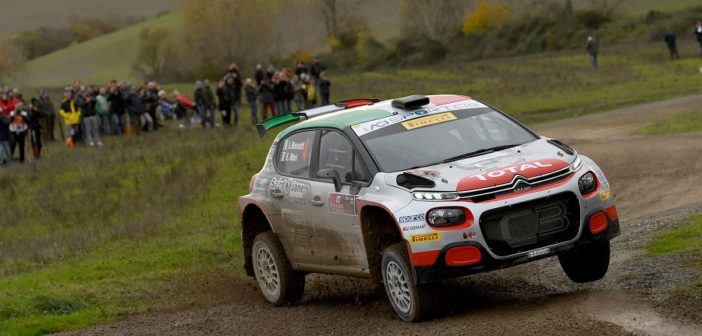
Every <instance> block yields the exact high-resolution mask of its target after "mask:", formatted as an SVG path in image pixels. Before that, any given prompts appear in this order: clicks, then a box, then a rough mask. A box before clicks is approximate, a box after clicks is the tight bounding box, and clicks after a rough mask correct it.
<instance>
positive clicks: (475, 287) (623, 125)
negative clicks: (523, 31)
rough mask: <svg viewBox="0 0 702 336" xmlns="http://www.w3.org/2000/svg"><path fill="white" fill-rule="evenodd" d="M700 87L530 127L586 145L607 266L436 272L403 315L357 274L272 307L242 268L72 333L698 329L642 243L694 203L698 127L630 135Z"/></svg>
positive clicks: (674, 281)
mask: <svg viewBox="0 0 702 336" xmlns="http://www.w3.org/2000/svg"><path fill="white" fill-rule="evenodd" d="M700 107H702V95H697V96H691V97H685V98H680V99H674V100H669V101H665V102H659V103H654V104H648V105H643V106H638V107H633V108H626V109H622V110H617V111H614V112H610V113H606V114H598V115H592V116H586V117H582V118H578V119H571V120H566V121H561V122H556V123H551V124H545V125H540V126H538V127H536V129H537V130H538V132H539V133H542V134H544V135H547V136H552V137H557V138H560V139H562V140H565V141H566V142H568V143H569V144H571V145H572V146H573V147H575V148H576V149H577V150H578V151H579V152H580V153H583V154H585V155H588V156H590V157H592V158H593V159H594V160H595V161H597V162H598V163H600V165H601V166H602V167H603V169H604V170H605V172H606V173H607V175H608V177H609V179H610V183H611V185H612V187H613V190H614V192H615V194H616V195H617V200H618V208H619V213H620V218H621V220H622V236H621V237H619V238H617V239H616V240H614V241H613V246H612V248H613V250H612V255H613V259H612V264H611V266H610V271H609V272H608V274H607V276H606V277H605V278H604V279H603V280H601V281H599V282H597V283H594V284H586V285H576V284H573V283H571V282H570V281H569V280H568V279H567V278H566V276H565V275H564V274H563V272H562V271H561V270H560V267H559V265H558V261H557V260H556V259H555V258H550V259H546V260H542V261H538V262H534V263H530V264H526V265H521V266H518V267H514V268H510V269H506V270H502V271H497V272H492V273H487V274H480V275H476V276H472V277H466V278H461V279H457V280H453V281H449V282H446V283H443V284H442V285H441V292H442V293H443V294H441V295H442V296H444V302H445V311H443V312H442V313H441V314H440V315H439V317H437V318H436V319H435V320H433V321H430V322H426V323H420V324H407V323H402V322H400V321H398V320H397V319H396V318H395V317H394V313H393V311H392V308H391V307H390V305H389V304H388V303H387V299H386V297H385V296H384V294H377V293H373V291H372V290H371V289H370V286H369V285H368V284H367V283H366V281H364V280H356V279H351V278H347V277H335V276H320V275H311V276H308V282H307V284H308V285H307V288H306V292H305V296H304V298H303V300H302V302H301V303H300V304H299V305H296V306H292V307H284V308H273V307H270V306H269V305H267V304H265V303H264V301H263V299H262V298H260V297H259V295H258V293H257V291H256V287H255V283H254V282H253V281H252V280H248V279H240V280H238V281H236V282H235V283H234V284H231V285H230V286H229V288H230V289H231V291H232V292H231V293H228V295H227V296H230V297H231V298H232V299H231V303H229V304H227V305H223V306H219V307H213V308H206V309H196V310H188V311H181V312H163V313H149V314H141V315H133V316H129V317H126V318H125V319H124V320H122V321H120V322H117V323H113V324H108V325H102V326H96V327H92V328H90V329H87V330H84V331H81V332H78V333H75V334H76V335H106V334H107V335H112V334H114V335H123V334H125V335H134V334H139V335H164V334H166V335H185V334H232V335H275V334H280V335H318V334H319V335H346V334H362V335H365V334H372V335H387V334H391V335H394V334H397V335H400V334H402V335H404V334H412V335H466V334H478V335H500V334H505V335H513V334H514V335H516V334H519V335H526V334H528V335H531V334H537V335H626V334H632V333H633V334H651V335H702V312H701V310H700V309H699V306H698V304H699V302H698V303H697V304H695V303H694V302H691V301H689V300H686V299H681V300H678V299H674V298H669V297H668V295H667V294H666V291H667V290H669V289H671V288H674V287H675V286H677V285H679V284H684V283H686V282H688V281H689V280H690V278H691V277H692V275H691V274H690V272H689V271H688V272H686V271H683V269H684V268H681V264H682V263H683V260H681V259H680V258H675V257H658V258H652V257H647V256H645V255H644V251H643V246H645V243H646V242H647V239H648V237H649V236H650V235H649V233H650V232H651V231H654V230H657V229H659V228H662V227H668V226H671V225H674V224H675V223H676V222H677V221H679V220H680V219H681V218H684V216H686V215H688V214H690V213H692V212H695V211H702V188H700V187H699V184H698V183H697V182H698V181H699V178H698V176H700V175H701V174H702V160H701V159H699V156H700V155H701V154H702V134H699V133H698V134H688V135H680V136H639V135H633V134H632V133H633V132H634V131H635V130H637V129H638V128H640V127H641V126H643V125H646V124H647V123H650V122H651V121H653V120H656V119H658V118H661V117H665V116H668V115H672V114H677V113H682V112H687V111H691V110H694V109H699V108H700Z"/></svg>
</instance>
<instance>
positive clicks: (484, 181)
mask: <svg viewBox="0 0 702 336" xmlns="http://www.w3.org/2000/svg"><path fill="white" fill-rule="evenodd" d="M491 165H492V163H491ZM567 167H568V163H566V162H565V161H563V160H559V159H550V158H549V159H541V160H536V161H527V162H519V163H514V164H510V165H507V166H504V167H500V168H494V169H491V170H486V171H483V172H481V173H479V174H475V175H471V176H466V177H464V178H462V179H461V180H460V181H459V182H458V186H457V190H458V191H467V190H475V189H482V188H488V187H494V186H497V185H504V184H509V183H512V182H513V180H514V178H515V176H521V177H522V178H523V180H525V181H529V179H532V178H535V177H538V176H542V175H546V174H549V173H553V172H555V171H558V170H561V169H564V168H567ZM517 178H518V179H519V177H517ZM527 185H528V184H527V183H521V184H518V185H517V188H518V189H519V191H524V190H528V189H529V188H527Z"/></svg>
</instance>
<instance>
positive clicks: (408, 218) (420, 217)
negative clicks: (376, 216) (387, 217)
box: [398, 213, 424, 224]
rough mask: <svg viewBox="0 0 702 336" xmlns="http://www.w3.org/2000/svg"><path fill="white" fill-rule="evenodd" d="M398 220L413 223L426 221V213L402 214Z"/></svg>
mask: <svg viewBox="0 0 702 336" xmlns="http://www.w3.org/2000/svg"><path fill="white" fill-rule="evenodd" d="M398 221H399V222H400V224H402V223H411V222H423V221H424V214H423V213H422V214H418V215H412V216H401V217H400V218H398Z"/></svg>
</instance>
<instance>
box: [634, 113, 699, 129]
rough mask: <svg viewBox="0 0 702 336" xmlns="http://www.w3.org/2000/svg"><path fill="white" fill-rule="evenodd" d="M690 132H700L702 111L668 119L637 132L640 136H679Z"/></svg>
mask: <svg viewBox="0 0 702 336" xmlns="http://www.w3.org/2000/svg"><path fill="white" fill-rule="evenodd" d="M691 132H702V110H700V111H695V112H692V113H686V114H683V115H679V116H675V117H669V118H666V119H663V120H660V121H658V122H655V123H653V124H651V125H648V126H646V127H644V128H642V129H641V130H639V133H641V134H679V133H691Z"/></svg>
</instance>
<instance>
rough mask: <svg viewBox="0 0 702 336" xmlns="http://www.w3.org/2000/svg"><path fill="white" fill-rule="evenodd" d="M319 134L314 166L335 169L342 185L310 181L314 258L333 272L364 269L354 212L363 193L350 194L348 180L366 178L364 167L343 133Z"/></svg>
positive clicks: (365, 265) (361, 190)
mask: <svg viewBox="0 0 702 336" xmlns="http://www.w3.org/2000/svg"><path fill="white" fill-rule="evenodd" d="M320 136H321V137H320V141H319V152H318V155H316V157H317V158H318V161H317V162H318V164H317V165H316V166H317V169H318V170H322V169H332V170H334V171H336V172H337V173H338V175H339V177H340V178H341V182H342V188H341V190H340V191H336V190H335V186H334V183H333V181H332V180H313V181H311V182H310V184H311V194H310V197H311V199H310V205H311V208H310V212H309V218H310V222H312V223H313V225H314V227H315V232H316V234H317V243H318V246H319V253H320V255H319V257H320V258H319V259H318V260H319V262H321V263H322V266H325V267H328V268H330V270H331V271H335V272H340V271H341V272H344V271H347V272H359V271H365V270H367V269H368V261H367V258H366V253H365V248H364V245H363V236H362V233H361V223H360V221H359V216H358V215H359V214H358V213H357V212H356V200H357V199H358V197H359V196H362V195H363V194H364V193H365V188H364V187H361V189H360V192H359V193H357V195H352V194H351V183H352V182H356V183H358V182H364V183H367V182H369V178H368V173H367V169H366V168H365V165H364V164H363V162H362V160H361V159H360V157H359V156H358V155H357V153H356V151H355V150H354V148H353V145H351V143H350V142H349V140H348V139H347V138H346V137H345V136H344V135H342V134H341V133H339V132H337V131H322V132H321V134H320ZM315 175H316V174H315ZM366 185H367V184H366Z"/></svg>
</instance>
